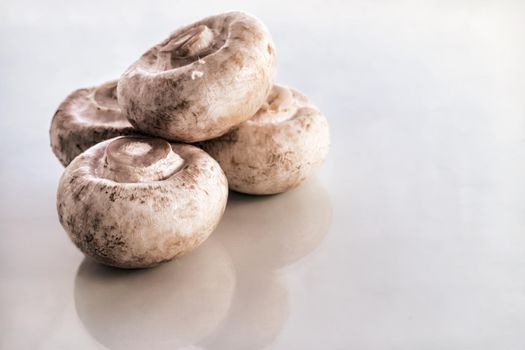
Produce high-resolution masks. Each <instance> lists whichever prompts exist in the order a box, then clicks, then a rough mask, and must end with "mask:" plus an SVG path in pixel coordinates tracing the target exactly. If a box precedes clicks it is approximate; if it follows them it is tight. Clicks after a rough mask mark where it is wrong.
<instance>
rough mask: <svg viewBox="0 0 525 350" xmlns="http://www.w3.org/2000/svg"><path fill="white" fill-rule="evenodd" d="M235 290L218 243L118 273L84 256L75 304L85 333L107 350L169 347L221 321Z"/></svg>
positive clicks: (200, 335) (230, 267) (188, 341)
mask: <svg viewBox="0 0 525 350" xmlns="http://www.w3.org/2000/svg"><path fill="white" fill-rule="evenodd" d="M234 289H235V272H234V268H233V265H232V261H231V259H230V257H229V255H228V254H227V252H226V251H225V250H224V248H223V247H222V246H221V244H220V243H219V242H217V241H216V240H214V239H213V238H210V239H209V240H208V241H207V242H206V243H205V244H203V245H202V246H201V247H199V248H198V249H196V250H195V251H193V252H192V253H191V254H188V255H186V256H184V257H181V258H179V259H177V260H175V261H172V262H169V263H166V264H163V265H161V266H159V267H157V268H155V269H149V270H118V269H114V268H109V267H105V266H103V265H100V264H98V263H96V262H94V261H93V260H91V259H88V258H86V259H85V260H84V261H83V262H82V264H81V265H80V267H79V269H78V272H77V277H76V280H75V304H76V309H77V312H78V315H79V318H80V319H81V320H82V322H83V323H84V325H85V326H86V328H87V330H88V331H89V332H90V333H91V334H92V335H93V337H94V338H95V339H97V340H98V341H99V342H100V343H102V344H103V345H105V346H107V347H109V348H111V349H174V348H178V347H181V346H186V345H189V344H194V343H196V342H198V341H199V340H201V339H203V338H204V337H205V336H207V335H208V334H210V333H211V332H212V331H213V330H214V329H215V328H216V327H217V326H218V325H219V324H220V322H221V321H222V320H223V319H224V318H225V316H226V315H227V313H228V310H229V308H230V305H231V301H232V295H233V292H234Z"/></svg>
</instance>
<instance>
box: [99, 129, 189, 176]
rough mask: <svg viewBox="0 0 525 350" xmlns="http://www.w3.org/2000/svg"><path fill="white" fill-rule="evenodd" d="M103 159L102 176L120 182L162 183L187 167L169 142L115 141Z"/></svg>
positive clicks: (155, 140)
mask: <svg viewBox="0 0 525 350" xmlns="http://www.w3.org/2000/svg"><path fill="white" fill-rule="evenodd" d="M103 159H104V160H103V161H104V164H103V168H102V169H103V170H102V174H100V175H101V176H102V177H105V178H107V179H109V180H113V181H116V182H151V181H161V180H164V179H166V178H168V177H170V176H171V175H173V174H174V173H175V172H176V171H178V170H179V169H181V167H182V165H183V164H184V159H183V158H181V157H180V156H179V155H178V154H176V153H175V152H173V149H172V148H171V145H170V144H169V143H168V142H167V141H164V140H161V139H155V138H142V137H121V138H118V139H115V140H114V141H112V142H111V143H110V144H109V145H108V147H107V148H106V151H105V156H104V158H103Z"/></svg>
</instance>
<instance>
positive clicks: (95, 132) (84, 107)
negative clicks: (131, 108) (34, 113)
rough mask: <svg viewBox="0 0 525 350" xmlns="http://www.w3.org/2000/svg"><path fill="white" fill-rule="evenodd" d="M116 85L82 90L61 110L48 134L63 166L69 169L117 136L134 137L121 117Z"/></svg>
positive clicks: (127, 123)
mask: <svg viewBox="0 0 525 350" xmlns="http://www.w3.org/2000/svg"><path fill="white" fill-rule="evenodd" d="M116 87H117V81H116V80H113V81H110V82H107V83H105V84H103V85H100V86H97V87H91V88H85V89H79V90H76V91H74V92H73V93H71V94H70V95H69V96H68V97H67V98H66V99H65V100H64V101H63V102H62V103H61V104H60V106H59V107H58V109H57V111H56V112H55V115H54V117H53V120H52V122H51V129H50V131H49V134H50V138H51V147H52V149H53V152H54V153H55V155H56V156H57V158H58V159H59V160H60V162H61V163H62V165H64V166H67V165H68V164H69V163H70V162H71V161H72V160H73V159H74V158H75V157H76V156H78V155H79V154H80V153H82V152H84V151H85V150H86V149H88V148H89V147H91V146H93V145H95V144H97V143H99V142H101V141H105V140H108V139H111V138H113V137H116V136H121V135H134V134H138V132H137V131H136V130H135V129H133V126H131V124H130V123H129V121H128V120H127V119H126V117H125V116H124V115H123V114H122V113H121V111H120V108H119V106H118V104H117V96H116Z"/></svg>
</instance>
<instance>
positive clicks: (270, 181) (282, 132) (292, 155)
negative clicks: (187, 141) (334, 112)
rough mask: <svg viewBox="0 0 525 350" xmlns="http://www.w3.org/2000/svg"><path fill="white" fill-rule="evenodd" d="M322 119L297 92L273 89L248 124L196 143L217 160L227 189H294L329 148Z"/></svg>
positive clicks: (271, 191)
mask: <svg viewBox="0 0 525 350" xmlns="http://www.w3.org/2000/svg"><path fill="white" fill-rule="evenodd" d="M329 144H330V135H329V128H328V123H327V121H326V118H325V117H324V116H323V115H322V114H321V113H320V112H319V110H318V109H317V108H316V107H314V106H313V105H312V104H311V103H310V102H309V100H308V98H307V97H306V96H304V95H303V94H302V93H300V92H299V91H297V90H295V89H293V88H289V87H284V86H281V85H277V84H276V85H274V87H273V89H272V91H271V93H270V94H269V95H268V99H267V101H266V103H265V104H264V105H263V106H262V107H261V109H259V111H258V112H257V113H256V114H255V115H254V116H253V117H252V118H251V119H249V120H247V121H245V122H243V123H241V124H240V125H238V126H237V127H235V128H233V129H232V130H231V131H230V132H229V133H227V134H226V135H223V136H221V137H219V138H216V139H213V140H209V141H205V142H202V143H200V144H199V145H200V146H201V147H202V148H203V149H204V150H205V151H206V152H208V153H209V154H210V155H211V156H212V157H213V158H215V160H217V161H218V162H219V164H220V165H221V167H222V169H223V170H224V172H225V174H226V177H227V178H228V184H229V186H230V188H231V189H232V190H235V191H238V192H243V193H249V194H259V195H261V194H274V193H280V192H284V191H286V190H288V189H290V188H293V187H296V186H298V185H299V184H300V183H301V182H303V181H304V180H305V179H306V178H307V177H308V176H309V175H310V174H311V173H312V171H313V170H314V169H315V168H316V167H318V166H320V165H321V164H322V163H323V161H324V159H325V157H326V155H327V153H328V149H329Z"/></svg>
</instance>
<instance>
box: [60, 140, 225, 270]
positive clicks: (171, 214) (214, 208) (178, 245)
mask: <svg viewBox="0 0 525 350" xmlns="http://www.w3.org/2000/svg"><path fill="white" fill-rule="evenodd" d="M227 197H228V185H227V181H226V177H225V176H224V173H223V172H222V170H221V168H220V167H219V165H218V164H217V162H215V161H214V160H213V158H211V157H210V156H209V155H208V154H206V153H205V152H203V151H202V150H200V149H199V148H197V147H195V146H191V145H185V144H170V143H168V142H167V141H164V140H161V139H154V138H146V137H131V136H123V137H117V138H114V139H111V140H107V141H104V142H101V143H99V144H97V145H95V146H93V147H91V148H89V149H88V150H87V151H85V152H84V153H82V154H81V155H79V156H78V157H76V158H75V159H74V160H73V161H72V162H71V164H70V165H69V166H68V167H67V168H66V169H65V171H64V174H63V175H62V177H61V179H60V182H59V186H58V193H57V209H58V215H59V219H60V223H61V224H62V226H63V227H64V229H65V230H66V232H67V233H68V234H69V236H70V238H71V240H72V241H73V242H74V243H75V245H76V246H77V247H78V248H79V249H80V250H81V251H82V252H83V253H84V254H86V255H88V256H91V257H93V258H94V259H95V260H97V261H99V262H101V263H103V264H106V265H111V266H116V267H122V268H141V267H150V266H154V265H157V264H159V263H161V262H163V261H167V260H170V259H172V258H174V257H175V256H178V255H181V254H184V253H186V252H188V251H190V250H192V249H194V248H195V247H197V246H198V245H199V244H201V243H202V242H203V241H204V240H205V239H206V238H207V237H208V236H209V235H210V234H211V232H212V231H213V230H214V229H215V227H216V225H217V224H218V222H219V220H220V218H221V216H222V214H223V212H224V208H225V206H226V200H227Z"/></svg>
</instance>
